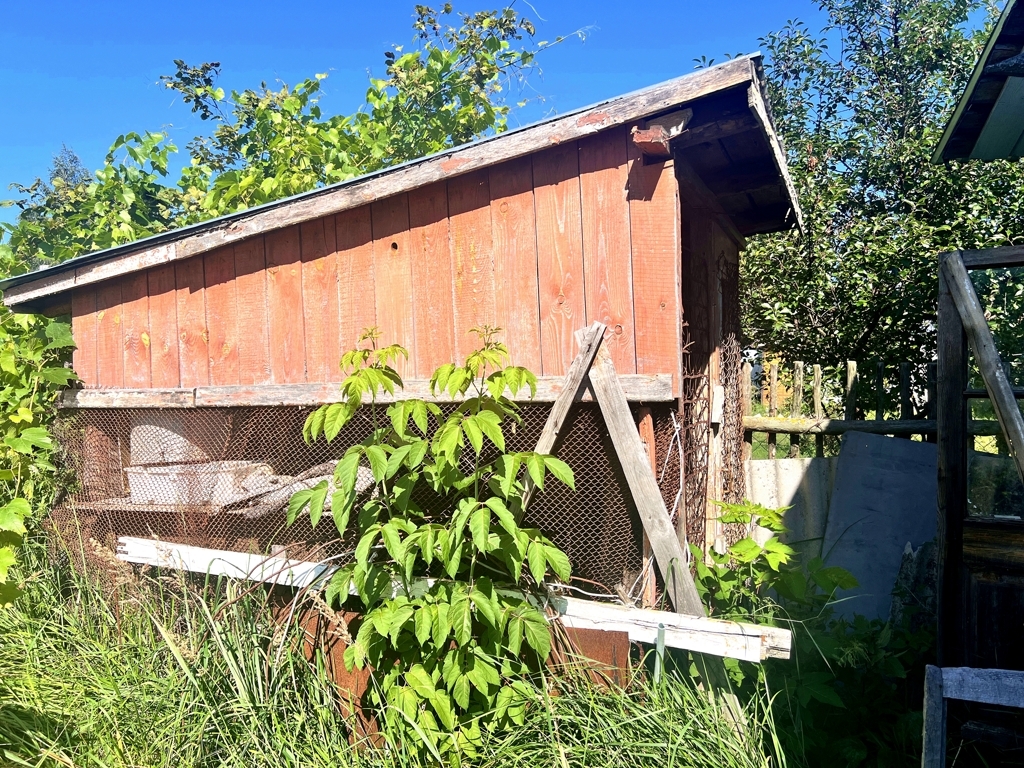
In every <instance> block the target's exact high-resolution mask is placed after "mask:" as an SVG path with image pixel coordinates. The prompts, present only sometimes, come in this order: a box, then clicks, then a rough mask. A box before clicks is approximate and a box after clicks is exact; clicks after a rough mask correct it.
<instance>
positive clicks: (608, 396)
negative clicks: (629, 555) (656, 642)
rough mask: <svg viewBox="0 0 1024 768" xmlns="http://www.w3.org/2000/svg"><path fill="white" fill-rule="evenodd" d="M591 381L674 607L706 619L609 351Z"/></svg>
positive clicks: (595, 367) (602, 352)
mask: <svg viewBox="0 0 1024 768" xmlns="http://www.w3.org/2000/svg"><path fill="white" fill-rule="evenodd" d="M590 383H591V387H592V388H593V390H594V395H595V396H596V398H597V403H598V406H599V407H600V409H601V415H602V416H603V417H604V423H605V427H606V428H607V429H608V435H609V438H610V439H611V442H612V445H613V446H614V448H615V453H616V455H617V457H618V460H619V465H620V466H621V468H622V474H623V476H624V477H625V480H626V485H627V486H628V487H629V492H630V495H631V496H632V497H633V502H634V504H635V505H636V509H637V513H638V514H639V516H640V520H641V522H642V523H643V526H644V531H646V533H647V536H648V538H649V539H650V541H651V548H652V549H653V550H654V557H655V559H656V560H657V562H658V568H659V570H660V571H661V576H662V580H663V581H664V583H665V590H666V592H668V595H669V598H670V599H671V600H672V605H673V607H674V608H675V609H676V611H677V612H678V613H686V614H690V615H692V616H703V615H704V606H703V605H702V604H701V602H700V597H699V596H698V595H697V589H696V587H695V586H694V584H693V579H692V578H691V577H690V569H689V567H688V565H687V558H686V553H685V552H684V551H683V547H682V545H681V544H680V543H679V539H678V538H677V537H676V532H675V529H674V528H673V527H672V520H671V519H670V517H669V514H668V510H667V509H666V508H665V501H664V500H663V499H662V497H661V491H660V490H659V488H658V481H657V479H656V478H655V477H654V473H653V472H651V467H650V464H649V462H648V460H647V457H646V456H645V455H644V448H643V443H641V442H640V435H639V434H638V433H637V431H636V425H635V424H634V423H633V417H632V415H631V414H630V412H629V404H628V402H627V400H626V395H625V393H624V392H623V390H622V386H621V384H620V383H619V380H618V378H617V377H616V374H615V365H614V363H612V360H611V357H610V355H609V354H608V352H607V350H605V349H604V348H603V347H602V348H601V349H599V350H598V353H597V356H596V358H595V359H594V364H593V366H592V367H591V369H590Z"/></svg>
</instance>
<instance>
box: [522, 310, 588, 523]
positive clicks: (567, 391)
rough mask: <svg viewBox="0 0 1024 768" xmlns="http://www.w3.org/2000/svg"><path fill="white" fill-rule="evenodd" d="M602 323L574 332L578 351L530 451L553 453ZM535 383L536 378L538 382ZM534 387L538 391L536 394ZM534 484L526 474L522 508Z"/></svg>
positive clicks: (581, 386)
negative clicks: (578, 347)
mask: <svg viewBox="0 0 1024 768" xmlns="http://www.w3.org/2000/svg"><path fill="white" fill-rule="evenodd" d="M605 330H606V326H605V325H604V323H602V322H600V321H597V320H595V321H594V323H593V324H592V325H591V326H590V327H589V328H581V329H580V330H579V331H577V332H576V333H575V334H574V338H575V339H576V340H577V341H578V342H579V345H580V351H579V352H578V353H577V354H576V357H575V358H573V361H572V363H571V364H570V365H569V370H568V371H567V372H566V374H565V379H564V380H563V382H562V388H561V391H560V392H559V393H558V396H557V397H556V398H555V401H554V405H553V406H552V408H551V411H550V412H549V413H548V418H547V421H545V422H544V429H542V430H541V433H540V437H538V438H537V445H536V447H535V448H534V451H535V452H537V453H544V454H549V453H555V452H556V451H557V450H558V446H559V444H560V443H561V441H562V437H564V434H563V429H564V428H565V422H566V419H568V418H569V410H570V409H571V408H572V404H573V403H574V402H575V401H577V400H580V399H582V396H583V393H584V390H585V389H586V382H587V373H588V371H590V367H591V365H593V363H594V358H595V357H596V356H597V351H598V349H599V348H600V347H601V339H602V338H603V337H604V333H605ZM538 384H539V382H538ZM539 391H540V390H539V387H538V394H539ZM534 491H535V487H534V484H533V480H532V479H531V478H530V477H529V475H527V478H526V489H525V490H524V492H523V509H526V508H527V506H529V503H530V499H531V498H532V497H533V494H534Z"/></svg>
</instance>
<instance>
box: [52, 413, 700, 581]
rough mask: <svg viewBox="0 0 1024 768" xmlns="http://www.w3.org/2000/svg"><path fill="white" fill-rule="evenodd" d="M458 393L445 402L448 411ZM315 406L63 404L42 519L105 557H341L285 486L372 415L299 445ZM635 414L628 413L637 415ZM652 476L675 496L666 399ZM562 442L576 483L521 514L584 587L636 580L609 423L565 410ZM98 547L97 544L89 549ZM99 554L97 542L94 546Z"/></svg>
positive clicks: (633, 543) (632, 531)
mask: <svg viewBox="0 0 1024 768" xmlns="http://www.w3.org/2000/svg"><path fill="white" fill-rule="evenodd" d="M452 408H454V406H446V407H444V410H445V414H446V415H447V413H450V411H451V409H452ZM311 410H312V409H311V408H299V407H247V408H242V407H238V408H194V409H179V410H175V409H81V410H72V411H66V412H64V413H63V414H62V415H61V417H60V418H59V419H58V422H57V427H56V430H55V431H56V434H57V438H58V441H59V443H60V445H61V447H62V453H63V455H64V457H65V461H66V462H67V465H68V467H69V469H70V470H71V474H72V476H73V477H74V481H73V483H72V484H71V485H70V486H69V487H68V488H67V490H66V492H65V495H64V497H63V499H62V500H61V501H60V503H59V504H58V505H57V506H56V508H55V509H54V510H53V512H52V514H51V516H50V524H51V529H52V530H53V531H54V532H55V533H56V534H57V539H58V541H59V543H61V544H63V547H64V549H65V551H67V552H71V553H73V554H74V556H73V557H72V558H71V560H72V562H73V563H79V562H80V563H83V564H84V563H87V562H91V565H93V566H96V565H98V566H100V567H101V569H102V568H103V567H109V560H110V556H109V553H110V552H112V551H115V550H116V549H117V540H118V538H120V537H138V538H154V537H155V538H157V539H159V540H161V541H166V542H173V543H176V544H185V545H192V546H197V547H204V548H209V549H216V550H229V551H235V552H244V553H253V554H261V555H267V554H277V555H285V556H287V557H289V558H293V559H298V560H311V561H320V560H324V559H326V558H334V559H335V561H336V562H340V561H343V560H344V558H345V557H346V556H347V553H348V552H349V551H350V550H351V548H352V546H353V542H351V541H342V540H339V538H338V535H337V531H336V530H335V528H334V526H333V525H332V523H331V521H330V520H324V521H323V522H321V523H320V524H319V525H318V526H317V527H316V528H313V527H311V526H310V524H309V519H308V516H306V517H301V516H300V518H299V519H298V520H297V521H296V522H295V523H294V524H293V525H291V526H289V525H287V520H286V516H287V504H288V500H289V498H290V497H291V495H292V494H293V493H295V492H296V491H298V490H301V489H302V488H307V487H312V486H313V485H315V484H317V483H318V482H320V481H321V480H322V479H324V478H325V477H327V476H329V475H330V474H331V473H332V471H333V466H334V462H336V461H337V459H338V458H339V457H340V456H341V455H342V454H343V453H344V451H345V449H346V448H347V447H348V446H351V445H353V444H355V443H358V442H360V441H361V440H363V439H365V438H366V437H367V436H368V435H369V433H370V432H371V430H372V427H373V422H372V417H371V414H370V412H369V411H368V410H363V411H361V412H360V413H359V414H357V416H356V417H355V418H354V419H353V420H352V421H351V422H350V423H349V424H348V425H347V426H346V427H345V428H344V429H343V430H342V432H341V433H340V434H339V435H338V437H337V438H336V439H335V440H334V441H333V442H332V443H330V444H328V443H326V442H325V441H323V440H319V441H316V442H314V443H312V444H307V443H306V442H305V441H304V440H303V439H302V426H303V423H304V422H305V419H306V417H307V416H308V414H309V413H310V412H311ZM548 410H549V409H548V407H546V406H541V405H525V406H523V409H522V416H523V420H522V423H521V424H519V425H518V427H517V428H516V429H515V430H514V432H512V433H511V434H508V435H507V440H508V449H509V450H513V451H517V450H532V449H533V447H534V446H535V445H536V442H537V439H538V437H539V435H540V432H541V430H542V429H543V426H544V423H545V421H546V419H547V415H548ZM636 416H637V414H636V413H634V417H636ZM652 416H653V419H654V425H655V442H656V451H657V455H658V456H659V457H662V458H663V459H667V461H662V462H661V463H660V466H661V470H660V471H659V483H660V486H661V489H662V494H663V496H664V498H665V502H666V506H667V507H668V508H669V509H670V510H672V509H674V508H675V507H677V506H678V505H679V504H680V492H679V489H680V487H681V485H680V472H679V450H678V445H677V442H678V441H677V436H678V428H677V423H676V419H675V418H674V407H673V406H670V405H667V404H666V405H663V406H661V407H655V408H652ZM569 421H570V424H569V428H568V430H567V431H566V432H565V439H564V441H563V443H562V445H561V447H560V449H559V456H560V457H561V458H562V459H564V460H565V461H566V462H567V463H568V464H569V466H570V467H572V469H573V471H574V473H575V480H576V482H575V484H576V490H575V491H573V490H570V489H569V488H567V487H565V486H562V485H561V484H559V483H557V482H550V483H548V484H547V485H546V486H545V490H544V492H543V493H541V494H539V495H538V496H537V497H536V498H535V500H534V502H533V503H532V504H531V507H530V510H529V513H528V515H527V520H526V522H527V523H528V524H530V525H532V526H535V527H537V528H540V529H541V530H542V531H544V532H545V534H546V535H547V536H549V537H550V538H551V539H552V540H553V541H554V543H555V544H556V545H557V546H559V547H560V548H561V549H563V550H564V551H565V552H566V553H567V554H568V555H569V558H570V561H571V562H572V564H573V573H574V579H576V580H577V581H581V582H586V584H585V585H584V588H586V589H594V588H595V587H599V588H600V589H602V590H604V591H605V592H607V593H618V594H620V595H621V594H622V591H623V589H625V590H626V591H627V592H629V593H630V594H632V593H633V592H638V589H637V585H638V584H639V583H640V578H639V577H640V574H641V571H642V569H643V565H644V558H643V550H642V546H643V545H642V541H643V530H642V526H641V524H640V522H639V518H638V516H637V514H636V510H635V508H634V507H633V505H632V501H631V499H630V498H629V496H628V493H626V492H624V490H623V489H624V487H625V486H624V484H623V482H622V479H621V470H620V468H619V466H618V462H617V460H616V459H615V458H614V454H613V452H612V451H611V449H610V445H609V439H608V434H607V430H606V428H605V425H604V421H603V419H602V418H601V414H600V412H599V410H598V409H597V407H596V405H595V404H593V403H580V404H577V406H575V407H574V408H573V411H572V413H571V414H570V417H569ZM97 553H101V554H100V556H99V558H98V560H97ZM103 553H106V554H103Z"/></svg>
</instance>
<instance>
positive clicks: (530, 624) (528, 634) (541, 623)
mask: <svg viewBox="0 0 1024 768" xmlns="http://www.w3.org/2000/svg"><path fill="white" fill-rule="evenodd" d="M523 635H524V636H525V638H526V642H527V643H529V645H530V647H531V648H533V650H535V651H536V652H537V655H538V656H540V658H541V660H546V659H547V657H548V654H549V653H551V633H550V630H549V628H548V623H547V621H545V620H544V617H543V616H542V615H540V614H539V613H537V611H535V610H530V611H528V612H527V613H526V615H525V616H523Z"/></svg>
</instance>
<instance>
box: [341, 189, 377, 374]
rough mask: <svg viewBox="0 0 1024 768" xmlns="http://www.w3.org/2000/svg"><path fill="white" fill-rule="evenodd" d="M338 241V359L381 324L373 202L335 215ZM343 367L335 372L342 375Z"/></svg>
mask: <svg viewBox="0 0 1024 768" xmlns="http://www.w3.org/2000/svg"><path fill="white" fill-rule="evenodd" d="M334 223H335V232H336V236H337V242H338V309H339V315H338V336H339V338H340V342H339V343H340V349H339V350H338V359H341V355H343V354H344V353H345V352H347V351H348V350H350V349H354V348H355V347H356V345H357V344H358V342H359V336H360V335H361V334H362V333H363V331H365V330H366V329H367V328H372V327H373V326H375V325H376V324H377V299H376V297H375V296H374V292H373V283H374V275H373V229H372V227H371V224H370V206H368V205H367V206H364V207H362V208H357V209H356V210H354V211H345V212H344V213H340V214H338V215H337V216H335V217H334ZM342 375H343V374H342V372H341V369H340V368H338V369H336V370H335V372H334V376H335V377H336V378H335V380H337V381H340V380H341V378H342Z"/></svg>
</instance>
